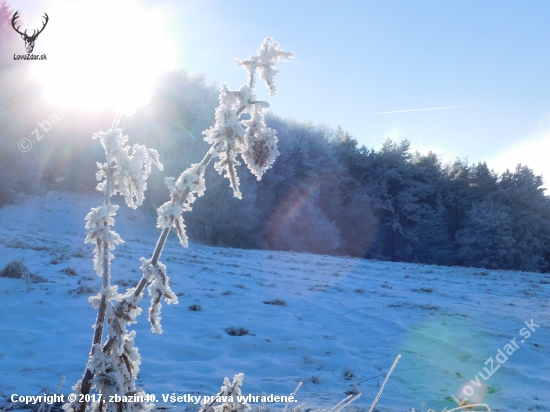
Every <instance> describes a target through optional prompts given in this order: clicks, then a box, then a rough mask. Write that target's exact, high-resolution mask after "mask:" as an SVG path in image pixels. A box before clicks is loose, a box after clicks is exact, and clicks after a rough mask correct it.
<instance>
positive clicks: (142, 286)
mask: <svg viewBox="0 0 550 412" xmlns="http://www.w3.org/2000/svg"><path fill="white" fill-rule="evenodd" d="M219 145H220V143H216V144H214V145H213V146H212V147H211V148H210V150H208V152H207V153H206V154H205V155H204V157H203V158H202V160H201V161H200V163H198V164H197V165H196V166H195V169H194V172H195V173H197V174H198V173H199V171H200V170H201V169H204V168H205V167H206V166H208V163H210V160H212V157H213V156H214V153H215V152H216V150H217V148H218V146H219ZM188 195H189V188H185V189H184V191H183V193H182V195H181V196H178V195H174V196H173V197H172V199H171V201H172V203H177V202H179V201H181V200H182V199H186V198H187V196H188ZM169 232H170V229H167V228H165V229H162V232H160V236H159V239H158V240H157V244H156V246H155V250H154V251H153V255H152V257H151V264H152V265H156V264H157V263H158V260H159V259H160V255H161V254H162V250H163V249H164V245H165V244H166V239H167V238H168V233H169ZM148 281H149V279H148V278H146V277H145V276H142V278H141V280H140V281H139V283H138V285H137V287H136V290H135V291H134V296H139V295H140V294H141V293H142V292H143V289H145V286H147V282H148ZM114 343H115V338H110V339H109V340H108V341H107V343H106V344H105V346H104V347H103V352H109V350H110V349H111V347H112V346H113V344H114ZM91 378H92V377H91V376H90V379H91Z"/></svg>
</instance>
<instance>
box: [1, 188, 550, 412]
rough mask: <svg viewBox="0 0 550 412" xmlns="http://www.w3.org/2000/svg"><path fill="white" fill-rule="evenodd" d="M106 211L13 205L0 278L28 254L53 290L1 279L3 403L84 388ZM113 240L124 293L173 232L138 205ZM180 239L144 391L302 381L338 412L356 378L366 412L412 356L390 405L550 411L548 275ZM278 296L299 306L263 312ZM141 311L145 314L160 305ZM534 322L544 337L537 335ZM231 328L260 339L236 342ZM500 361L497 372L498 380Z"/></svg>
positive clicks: (287, 386)
mask: <svg viewBox="0 0 550 412" xmlns="http://www.w3.org/2000/svg"><path fill="white" fill-rule="evenodd" d="M117 200H120V199H117ZM101 201H102V197H101V195H100V194H99V193H98V195H96V196H82V195H78V196H77V195H72V194H67V193H57V192H47V193H44V194H43V195H41V196H32V197H31V196H26V197H22V198H20V200H19V203H18V204H16V205H9V206H5V207H3V208H2V209H0V270H1V269H2V268H3V267H4V266H5V265H6V264H7V263H8V262H9V261H11V260H13V259H25V264H26V265H27V266H28V267H29V269H30V271H31V272H32V273H34V274H37V275H39V276H41V277H43V278H45V279H46V280H47V282H43V283H35V284H32V285H31V287H30V290H28V285H27V284H25V283H24V282H23V281H22V280H20V279H8V278H0V302H1V303H0V403H1V402H2V400H5V399H7V398H9V397H10V396H11V394H13V393H17V394H20V395H35V394H37V393H38V392H39V391H40V390H41V389H40V388H41V387H49V388H50V389H53V390H55V389H56V388H57V385H58V384H59V382H60V381H61V379H62V377H63V376H66V381H65V384H64V385H63V387H62V389H61V392H62V393H65V394H68V393H70V392H71V389H70V386H72V385H73V384H74V383H75V382H76V381H77V380H78V379H80V378H81V376H82V373H83V368H84V367H85V364H86V360H87V355H88V352H89V350H90V345H91V339H92V329H91V325H92V323H93V322H94V319H95V311H94V310H93V309H92V307H91V306H90V304H89V303H88V297H89V296H90V295H91V294H92V292H89V291H88V292H87V291H86V290H91V291H94V293H95V291H97V290H98V289H99V286H100V278H99V277H98V276H97V275H96V274H95V272H94V271H93V264H92V254H93V253H92V247H91V246H90V245H84V244H83V240H84V236H85V230H84V217H85V215H86V214H87V213H88V212H89V209H90V207H95V206H99V205H100V204H101ZM115 230H116V231H117V232H118V233H119V234H120V235H121V236H122V238H123V239H124V240H125V244H124V245H121V246H120V247H118V248H117V249H116V250H115V252H114V254H115V256H116V258H115V260H114V262H113V266H112V274H113V281H114V283H117V284H119V285H120V286H119V289H122V288H123V286H133V285H134V284H135V283H136V282H137V280H139V277H140V270H139V267H140V263H139V258H140V257H141V256H144V257H147V258H148V257H150V255H151V253H152V251H153V248H154V245H155V242H156V239H157V236H158V234H159V230H158V229H155V217H154V216H148V215H145V214H143V213H142V212H140V211H139V209H138V210H137V211H132V210H129V209H128V208H127V207H125V206H121V208H120V209H119V214H118V216H117V218H116V224H115ZM170 236H171V237H170V239H169V242H168V244H167V247H166V248H165V251H164V253H163V256H162V258H161V261H162V262H163V263H165V264H166V265H167V267H168V271H169V275H170V276H171V285H172V289H173V290H174V292H175V293H177V294H178V295H179V300H180V303H179V305H177V306H173V305H170V306H167V305H163V309H162V313H161V316H162V318H163V319H162V326H163V330H164V333H163V334H162V335H154V334H152V333H151V332H150V326H149V324H148V322H147V315H146V312H147V311H146V310H144V313H143V314H142V315H141V316H140V318H139V323H138V324H137V325H135V330H137V338H136V343H137V346H138V347H139V349H140V353H141V356H142V365H141V371H140V378H139V380H138V384H139V385H141V386H142V387H144V388H145V390H146V391H147V392H148V393H153V394H156V396H157V397H160V395H161V394H163V393H169V394H172V393H176V394H177V395H184V394H187V393H192V394H194V395H197V394H203V395H213V394H215V393H217V392H218V390H219V387H220V386H221V384H222V381H223V378H224V377H226V376H227V377H230V378H232V377H233V375H234V374H236V373H239V372H244V374H245V378H244V386H243V388H242V392H243V394H249V393H251V394H261V393H262V392H265V393H266V394H271V393H273V394H275V395H288V394H290V392H292V391H293V390H294V388H295V387H296V385H297V384H298V382H300V381H302V382H304V385H303V387H302V388H301V389H300V391H299V392H298V397H297V398H298V400H299V401H300V402H301V401H305V402H307V405H306V408H308V407H324V408H330V407H331V406H333V405H334V404H335V403H336V402H337V401H339V400H340V399H342V398H344V397H345V396H346V395H345V392H346V391H350V390H352V389H353V386H354V384H356V387H357V389H358V391H360V392H361V393H362V394H363V395H362V397H361V398H359V399H358V400H357V401H356V402H355V403H354V404H353V405H354V406H355V407H356V408H357V407H359V408H362V409H366V410H368V408H369V407H370V404H371V402H372V400H373V399H374V397H375V396H376V393H377V392H378V387H377V385H378V384H382V382H383V379H384V376H377V375H381V374H385V373H387V371H388V369H389V368H390V366H391V365H392V363H393V361H394V359H395V357H396V356H397V355H399V354H400V355H401V356H402V358H401V360H400V362H399V363H398V365H397V367H396V369H395V371H394V373H393V375H392V377H391V378H390V380H389V383H388V385H387V387H386V389H385V391H384V394H383V395H382V398H381V400H380V402H379V403H378V406H377V408H378V409H379V410H381V411H386V410H391V411H408V410H410V408H415V409H416V410H417V411H418V410H420V407H421V404H422V403H423V402H424V403H425V408H424V410H427V409H428V408H432V409H434V410H436V411H440V410H442V409H443V408H445V407H447V409H451V408H453V407H457V406H458V405H457V404H456V402H455V401H454V400H453V399H452V395H455V396H457V397H458V398H461V399H462V398H463V397H464V392H463V388H464V385H467V386H469V387H471V388H473V389H475V395H474V397H476V396H478V395H479V399H478V400H479V401H482V402H483V403H488V404H489V405H490V406H491V408H492V410H493V411H522V412H523V411H531V410H534V411H538V410H543V411H544V410H550V333H549V329H548V326H549V307H550V294H549V292H550V275H547V274H536V273H519V272H510V271H490V270H480V269H474V268H459V267H438V266H426V265H415V264H404V263H389V262H378V261H366V260H360V259H350V258H336V257H329V256H319V255H310V254H300V253H291V252H290V253H289V252H271V251H257V250H239V249H224V248H214V247H207V246H203V245H199V244H196V243H193V242H192V243H191V244H190V247H189V248H188V249H183V248H182V247H181V246H180V245H179V242H178V241H177V239H176V236H175V235H174V234H171V235H170ZM66 268H71V269H74V271H75V272H76V275H70V274H67V273H65V272H63V271H62V270H63V269H66ZM83 286H84V288H82V289H81V291H82V290H83V291H84V293H77V290H78V289H79V288H81V287H83ZM275 299H279V300H281V301H284V302H285V303H286V306H282V305H272V304H266V303H264V302H271V301H273V300H275ZM142 303H143V305H144V306H145V309H146V308H147V306H148V298H146V299H145V300H144V301H142ZM190 305H200V306H201V307H202V309H203V310H202V311H191V310H190V309H189V306H190ZM531 320H533V323H534V324H536V325H540V327H536V326H531V328H532V329H534V331H531V332H530V336H529V337H528V338H527V337H526V336H525V335H526V333H525V331H529V328H528V327H527V326H526V324H525V323H524V322H525V321H527V322H528V323H531ZM231 326H234V327H244V328H246V329H248V330H249V331H250V334H247V335H244V336H230V335H228V334H227V333H226V331H225V329H226V328H229V327H231ZM522 329H523V332H522V333H523V336H522V335H520V332H521V331H522ZM514 338H516V339H515V341H514V342H515V343H516V344H517V347H518V348H517V349H515V347H514V346H513V345H512V344H510V341H511V340H512V339H514ZM522 339H523V341H522ZM507 344H508V346H506V345H507ZM512 349H513V350H512ZM499 350H501V351H503V353H506V351H508V353H509V355H508V356H507V358H508V359H504V357H503V356H500V353H499V352H498V351H499ZM512 352H513V353H512ZM497 355H499V356H500V357H499V358H497ZM489 358H492V359H493V363H494V365H493V370H495V371H494V374H493V375H492V376H488V374H487V373H486V371H485V370H484V368H487V370H489V371H490V370H491V361H488V359H489ZM497 359H500V360H501V361H503V362H502V364H501V365H500V364H499V363H498V362H497ZM498 365H500V367H498ZM497 368H498V369H497ZM481 375H483V376H485V377H487V380H484V379H483V376H481ZM374 376H377V377H375V378H374V379H371V380H367V381H364V382H360V381H363V380H365V379H368V378H371V377H374ZM470 381H473V382H470ZM478 385H479V386H480V388H478ZM468 390H469V389H468V388H467V389H466V392H467V391H468ZM175 407H176V408H177V410H182V409H184V408H187V410H192V409H193V408H194V409H198V407H197V405H195V406H192V405H187V404H181V403H180V404H177V405H175ZM282 408H283V405H275V406H274V407H272V410H282ZM0 409H1V407H0Z"/></svg>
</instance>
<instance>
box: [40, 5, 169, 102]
mask: <svg viewBox="0 0 550 412" xmlns="http://www.w3.org/2000/svg"><path fill="white" fill-rule="evenodd" d="M47 12H48V14H49V16H50V22H49V25H48V33H47V34H48V35H47V36H43V38H40V39H39V40H40V41H42V40H44V43H42V44H41V49H42V50H43V52H44V53H45V54H46V55H47V61H40V62H37V64H35V65H34V67H35V69H36V70H35V75H36V76H37V77H38V79H39V80H40V81H41V82H42V84H43V86H44V92H45V95H46V98H47V99H48V100H50V101H52V103H54V104H57V105H60V106H65V107H77V108H83V109H110V108H113V109H116V110H122V111H124V112H132V111H133V110H135V109H136V108H137V107H139V106H141V105H144V104H146V103H147V102H148V101H149V98H150V93H151V89H152V87H153V86H154V83H155V81H156V79H157V78H158V76H159V74H160V73H161V72H162V71H164V70H167V69H171V68H175V66H176V51H175V47H174V46H173V43H172V40H171V39H170V37H169V36H168V35H167V33H166V32H165V29H164V27H165V24H164V22H163V18H162V17H163V16H162V15H161V14H160V13H158V12H154V11H151V10H145V9H143V8H140V7H139V6H138V5H137V4H136V3H135V2H132V1H117V2H112V1H104V0H101V1H93V2H63V3H61V4H60V3H57V4H56V7H55V10H54V9H52V10H48V11H47Z"/></svg>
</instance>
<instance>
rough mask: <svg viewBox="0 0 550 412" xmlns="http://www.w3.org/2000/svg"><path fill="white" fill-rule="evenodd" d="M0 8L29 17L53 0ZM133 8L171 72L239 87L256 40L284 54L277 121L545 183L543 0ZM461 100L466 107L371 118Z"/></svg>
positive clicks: (546, 35) (215, 1) (549, 135)
mask: <svg viewBox="0 0 550 412" xmlns="http://www.w3.org/2000/svg"><path fill="white" fill-rule="evenodd" d="M10 3H11V4H12V5H13V7H14V8H18V9H23V10H27V12H28V13H29V14H32V13H37V14H40V13H42V12H43V11H47V10H46V9H47V8H49V7H50V8H51V7H52V3H56V1H51V0H50V1H47V0H33V1H29V0H12V1H11V2H10ZM73 3H74V2H73ZM137 4H138V5H139V7H142V8H146V9H148V10H155V11H156V12H161V13H162V14H164V16H165V18H166V20H165V25H164V30H165V31H166V33H167V34H168V35H169V36H170V37H171V39H172V41H173V42H174V44H175V46H176V50H177V64H178V65H179V66H181V67H183V68H184V69H186V70H188V71H190V72H198V71H200V70H203V71H204V72H205V73H206V74H207V75H208V79H209V80H211V81H218V82H225V83H228V85H229V86H230V87H232V88H236V87H239V86H240V85H241V84H242V83H243V82H244V80H245V75H244V72H243V71H242V69H240V68H238V67H236V66H235V64H234V62H233V60H234V58H236V57H247V56H248V54H250V53H254V52H255V51H256V50H257V49H258V46H259V45H260V43H261V41H262V39H263V38H264V37H268V36H270V37H273V38H274V39H275V40H276V41H278V42H279V43H281V47H282V48H283V49H285V50H290V51H293V52H294V53H295V54H296V57H295V59H293V60H292V61H291V63H285V64H281V67H280V69H281V74H280V75H278V78H277V83H278V87H279V95H278V96H277V97H276V98H275V99H274V100H273V102H272V104H273V105H272V107H273V111H274V112H275V113H277V114H279V115H281V116H283V117H290V116H291V117H293V118H295V119H297V120H304V121H308V120H309V121H312V122H313V123H325V124H327V125H329V126H333V127H336V126H337V125H341V126H342V127H343V128H344V129H345V130H347V131H349V132H350V133H351V134H353V135H354V136H355V137H356V138H357V140H358V141H359V143H360V144H364V145H366V146H367V147H374V148H379V147H380V146H381V144H382V142H383V141H384V140H385V139H386V138H387V137H390V138H392V139H395V140H400V139H403V138H408V139H409V140H410V141H411V145H412V149H413V150H420V151H422V152H425V151H427V150H433V151H435V152H437V153H438V154H440V156H441V157H442V158H443V159H444V160H452V159H454V158H456V157H461V158H463V157H468V159H469V160H470V161H471V162H477V161H483V160H486V161H487V162H488V163H489V166H491V167H494V168H495V169H496V170H497V171H502V170H504V169H505V168H514V167H515V165H516V164H517V163H519V162H521V163H523V164H527V165H529V166H530V167H532V168H533V169H534V170H535V172H537V173H540V174H544V175H546V176H547V178H546V179H545V180H549V181H550V166H548V165H547V163H548V164H550V162H548V161H547V160H546V158H547V156H548V153H549V151H550V98H549V96H550V76H549V68H550V51H549V50H548V44H550V26H549V25H548V21H549V17H550V2H547V1H529V2H518V1H514V2H512V1H502V0H500V1H483V2H480V1H464V0H461V1H452V0H449V1H424V0H423V1H391V2H390V1H338V2H336V1H333V2H328V1H309V0H307V1H306V0H303V1H296V0H294V1H287V0H283V1H275V2H257V1H255V2H252V1H249V0H242V1H240V2H230V1H221V0H191V1H185V0H184V1H176V0H156V1H152V0H151V1H147V2H145V1H141V2H140V1H138V2H137ZM41 8H44V10H41ZM54 21H55V16H53V15H51V14H50V24H52V25H53V24H54V23H53V22H54ZM86 35H87V34H85V33H84V34H82V33H81V34H79V36H86ZM129 35H130V36H131V33H130V34H129ZM115 41H116V40H115ZM157 58H159V59H162V55H158V57H157ZM462 105H477V106H471V107H462V108H453V109H444V110H432V111H419V112H405V113H394V114H383V115H373V114H371V113H377V112H385V111H396V110H408V109H422V108H434V107H445V106H462Z"/></svg>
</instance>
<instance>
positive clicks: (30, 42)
mask: <svg viewBox="0 0 550 412" xmlns="http://www.w3.org/2000/svg"><path fill="white" fill-rule="evenodd" d="M18 17H19V11H16V12H15V14H14V15H13V18H12V19H11V25H12V27H13V29H14V30H15V31H16V32H17V33H19V34H20V35H21V38H22V39H23V40H25V48H26V49H27V53H32V51H33V49H34V42H35V41H36V38H37V37H38V35H39V34H40V33H42V32H43V31H44V28H45V27H46V25H47V24H48V20H49V17H48V15H47V14H46V13H44V18H45V19H46V21H45V22H44V23H43V25H42V28H41V29H40V30H38V31H36V30H33V32H32V35H31V36H29V35H28V34H27V30H25V32H24V33H21V32H20V31H19V27H20V26H17V27H15V20H17V18H18Z"/></svg>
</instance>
